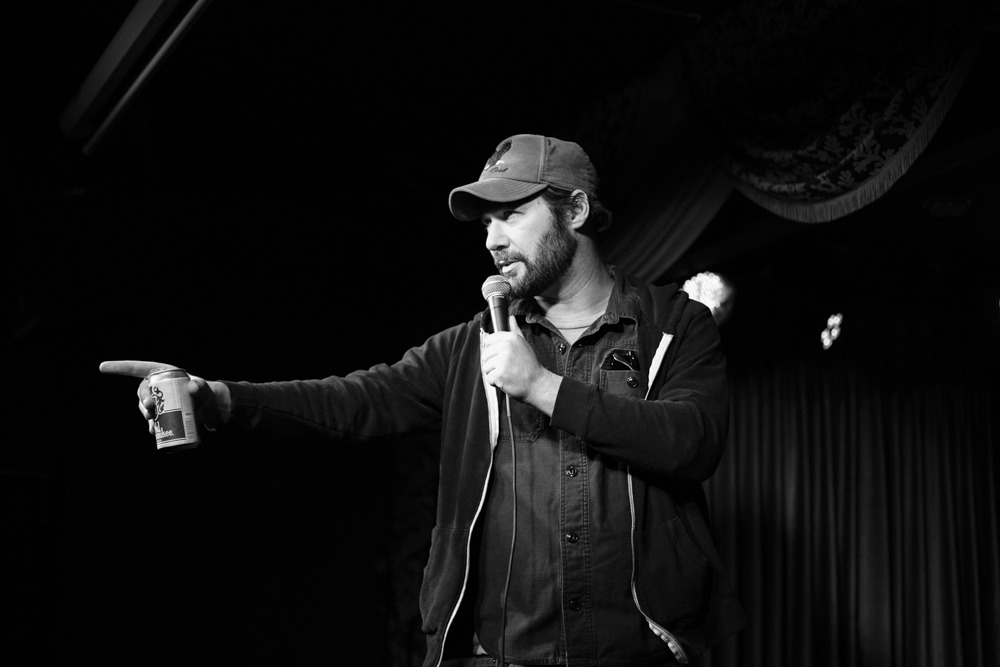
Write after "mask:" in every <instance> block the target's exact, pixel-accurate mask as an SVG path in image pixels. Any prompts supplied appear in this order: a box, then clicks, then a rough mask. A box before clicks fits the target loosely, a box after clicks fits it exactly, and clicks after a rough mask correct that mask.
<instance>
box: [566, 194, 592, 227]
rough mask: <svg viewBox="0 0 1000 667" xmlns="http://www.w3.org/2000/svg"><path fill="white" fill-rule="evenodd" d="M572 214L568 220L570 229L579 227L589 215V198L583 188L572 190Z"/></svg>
mask: <svg viewBox="0 0 1000 667" xmlns="http://www.w3.org/2000/svg"><path fill="white" fill-rule="evenodd" d="M570 196H571V197H572V198H573V216H572V217H571V218H570V220H569V226H570V228H571V229H580V228H581V227H583V225H584V223H586V222H587V218H589V217H590V199H589V198H588V197H587V193H586V192H584V191H583V190H573V193H572V194H571V195H570Z"/></svg>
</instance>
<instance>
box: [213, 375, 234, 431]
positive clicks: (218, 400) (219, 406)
mask: <svg viewBox="0 0 1000 667" xmlns="http://www.w3.org/2000/svg"><path fill="white" fill-rule="evenodd" d="M208 386H209V388H210V389H211V390H212V397H213V398H214V399H215V410H216V412H217V413H218V415H219V423H220V424H222V425H223V426H225V425H226V424H227V423H228V422H229V418H230V417H231V416H232V409H233V397H232V394H230V393H229V387H227V386H226V384H225V383H224V382H214V381H209V383H208Z"/></svg>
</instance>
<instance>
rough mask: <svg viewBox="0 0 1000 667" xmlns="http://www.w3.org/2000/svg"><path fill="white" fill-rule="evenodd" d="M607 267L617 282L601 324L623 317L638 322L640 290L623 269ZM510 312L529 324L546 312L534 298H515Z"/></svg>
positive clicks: (542, 317)
mask: <svg viewBox="0 0 1000 667" xmlns="http://www.w3.org/2000/svg"><path fill="white" fill-rule="evenodd" d="M607 268H608V271H609V272H610V273H611V277H612V278H614V279H615V284H614V287H612V288H611V298H610V299H609V300H608V308H607V310H606V311H604V316H603V317H602V318H601V324H617V323H618V321H619V320H622V319H628V320H632V322H638V321H639V291H638V290H637V289H636V288H635V286H634V285H632V284H631V283H630V282H629V281H627V280H625V275H624V274H623V273H622V272H621V271H617V270H616V269H615V267H614V266H613V265H610V264H609V265H608V267H607ZM510 314H511V315H514V316H515V317H517V318H520V319H523V320H524V321H525V322H527V323H528V324H534V323H536V322H541V321H542V320H543V319H545V313H544V312H542V309H541V307H539V305H538V302H537V301H535V300H534V299H533V298H523V299H515V300H514V301H513V302H512V303H511V305H510Z"/></svg>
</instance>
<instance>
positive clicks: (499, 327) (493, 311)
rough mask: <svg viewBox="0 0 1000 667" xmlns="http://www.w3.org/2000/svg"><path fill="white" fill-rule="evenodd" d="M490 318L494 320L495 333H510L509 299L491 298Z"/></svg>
mask: <svg viewBox="0 0 1000 667" xmlns="http://www.w3.org/2000/svg"><path fill="white" fill-rule="evenodd" d="M490 316H491V317H492V318H493V331H510V326H509V325H508V322H507V298H506V297H504V296H502V295H495V296H491V297H490Z"/></svg>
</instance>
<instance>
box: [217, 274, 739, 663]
mask: <svg viewBox="0 0 1000 667" xmlns="http://www.w3.org/2000/svg"><path fill="white" fill-rule="evenodd" d="M615 282H616V284H615V290H616V291H617V293H618V297H619V298H623V299H630V300H633V305H634V308H633V310H634V312H637V313H638V318H637V337H638V347H639V357H640V358H643V359H651V360H653V361H652V363H651V364H650V369H649V375H648V383H649V384H648V386H649V390H648V392H647V395H646V400H637V399H636V398H634V397H630V396H620V395H615V394H612V393H610V392H606V391H602V390H601V389H599V388H598V387H597V386H594V385H590V384H586V383H584V382H581V381H578V380H574V379H571V378H564V379H563V381H562V383H561V385H560V389H559V393H558V396H557V398H556V402H555V408H554V410H553V413H552V417H551V424H552V426H554V427H556V428H560V429H564V430H566V431H568V432H570V433H573V434H574V435H576V436H577V437H579V438H581V439H582V440H584V441H586V443H587V445H588V446H590V447H592V448H594V449H595V450H598V451H600V452H602V453H604V454H606V455H610V456H613V457H615V458H617V459H618V460H620V461H621V462H623V463H624V464H625V470H626V472H625V473H623V474H626V475H628V488H629V490H630V493H629V497H630V507H628V508H625V509H623V512H625V513H626V514H625V516H623V517H622V520H623V521H625V522H631V526H632V536H633V539H632V561H633V571H632V582H633V583H632V588H633V590H632V597H633V601H634V602H635V605H636V607H637V608H638V610H639V612H640V613H642V614H643V616H644V617H645V619H646V621H647V623H648V624H649V627H650V630H651V631H652V632H654V633H655V634H656V635H657V636H659V637H660V638H661V639H662V640H663V641H664V642H666V643H667V645H668V646H669V648H670V650H671V652H672V653H673V655H674V657H675V658H676V659H677V661H678V662H681V663H685V662H687V661H688V658H689V656H690V655H691V654H692V653H693V654H699V653H701V652H703V651H704V650H705V649H706V648H708V647H709V646H710V645H711V644H713V643H715V642H717V641H719V640H721V639H723V638H724V637H726V636H728V635H730V634H732V633H734V632H736V631H738V630H739V629H740V628H741V627H742V626H743V625H744V623H745V622H746V619H745V616H744V614H743V611H742V609H741V608H740V605H739V603H738V602H737V600H736V598H735V595H734V592H733V590H732V587H731V586H730V584H729V582H728V580H727V578H726V576H725V573H724V571H723V568H722V564H721V561H720V559H719V557H718V554H717V552H716V549H715V546H714V543H713V540H712V537H711V533H710V530H709V526H708V519H707V516H708V512H707V504H706V501H705V496H704V493H703V491H702V488H701V482H703V481H704V480H705V479H707V478H708V477H709V476H711V474H712V473H713V472H714V471H715V468H716V466H717V465H718V462H719V459H720V458H721V455H722V451H723V447H724V444H725V441H726V437H727V430H728V411H729V397H728V389H727V384H726V377H725V359H724V357H723V353H722V348H721V342H720V339H719V334H718V329H717V327H716V325H715V322H714V320H713V319H712V315H711V312H710V311H709V310H708V308H707V307H705V306H704V305H703V304H700V303H698V302H696V301H692V300H690V299H688V297H687V294H686V293H684V292H683V291H680V290H678V289H677V286H676V285H668V286H664V287H651V286H648V285H645V284H642V283H639V282H637V281H634V280H632V279H629V278H627V277H625V276H623V275H622V274H621V273H616V275H615ZM515 305H516V304H515ZM512 310H514V311H516V310H517V308H512ZM489 319H490V318H489V314H488V312H487V313H481V314H478V315H476V316H475V317H474V318H473V319H472V320H470V321H468V322H466V323H464V324H460V325H457V326H454V327H451V328H449V329H446V330H444V331H442V332H440V333H438V334H435V335H433V336H431V337H430V338H428V339H427V341H425V342H424V344H423V345H421V346H419V347H415V348H412V349H410V350H409V351H407V352H406V353H405V354H404V355H403V358H402V359H401V360H400V361H398V362H396V363H395V364H392V365H386V364H379V365H376V366H373V367H372V368H370V369H368V370H366V371H356V372H354V373H351V374H349V375H347V376H345V377H328V378H324V379H320V380H295V381H288V382H269V383H245V382H238V383H237V382H227V383H226V384H227V385H228V387H229V389H230V393H231V396H232V417H231V420H230V425H231V426H232V427H234V428H236V429H237V430H242V431H250V432H254V433H255V434H260V435H264V436H272V437H279V438H286V439H287V438H300V439H308V440H315V439H317V438H320V439H342V438H349V439H354V440H357V439H366V438H382V437H389V436H393V435H401V434H405V433H408V432H412V431H415V430H421V429H438V430H440V433H441V460H440V479H441V483H440V484H439V488H438V501H437V517H436V523H435V527H434V529H433V534H432V539H431V549H430V554H429V557H428V562H427V565H426V567H425V570H424V580H423V584H422V587H421V592H420V610H421V615H422V619H423V630H424V632H425V633H426V634H427V648H428V650H427V656H426V659H425V661H424V665H425V667H436V666H437V665H439V664H440V662H441V659H442V656H443V651H444V645H445V642H447V641H449V640H450V639H452V638H451V637H449V634H448V633H449V630H450V629H451V627H452V624H453V622H454V620H455V615H456V614H457V612H458V608H459V605H460V604H461V602H462V598H463V595H464V594H465V592H466V586H467V584H468V580H469V576H470V568H471V567H473V565H474V564H472V563H470V560H469V554H470V540H471V539H472V534H473V530H474V528H475V525H476V522H477V520H478V519H479V518H480V512H481V509H482V507H483V504H484V500H485V497H486V489H487V485H488V481H489V476H490V467H491V463H492V460H493V457H492V453H493V448H494V447H495V446H496V442H497V437H498V433H499V411H498V408H497V399H496V392H495V390H493V388H492V387H489V386H488V385H487V384H486V383H485V380H484V378H483V377H482V371H481V368H480V347H481V344H482V337H483V336H485V335H486V334H485V330H484V322H489ZM459 639H460V640H461V641H465V640H467V639H468V638H464V637H463V638H459Z"/></svg>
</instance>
